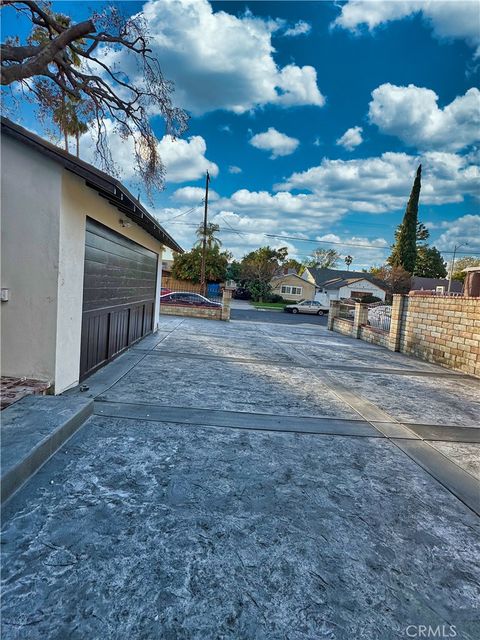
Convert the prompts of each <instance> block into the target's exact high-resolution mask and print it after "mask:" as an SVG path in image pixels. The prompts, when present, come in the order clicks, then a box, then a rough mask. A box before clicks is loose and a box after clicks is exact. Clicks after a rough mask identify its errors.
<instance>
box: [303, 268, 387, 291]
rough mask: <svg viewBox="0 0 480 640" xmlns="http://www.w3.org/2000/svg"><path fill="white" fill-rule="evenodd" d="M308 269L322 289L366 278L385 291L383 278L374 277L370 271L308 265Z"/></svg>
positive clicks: (338, 287) (346, 284) (337, 286)
mask: <svg viewBox="0 0 480 640" xmlns="http://www.w3.org/2000/svg"><path fill="white" fill-rule="evenodd" d="M308 271H309V273H310V274H311V276H312V278H313V279H314V280H315V284H316V285H317V287H321V288H322V289H340V287H345V286H348V285H349V284H353V283H354V282H358V281H359V280H367V281H368V282H371V283H372V284H374V285H375V286H377V287H379V288H380V289H383V291H387V286H386V284H385V282H383V280H380V279H379V278H375V277H374V276H372V275H371V274H370V273H364V272H363V271H347V270H342V269H318V268H316V267H311V268H310V267H308Z"/></svg>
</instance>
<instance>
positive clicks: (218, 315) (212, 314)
mask: <svg viewBox="0 0 480 640" xmlns="http://www.w3.org/2000/svg"><path fill="white" fill-rule="evenodd" d="M160 313H161V314H162V315H165V316H186V317H187V318H207V319H209V320H222V307H218V308H217V309H209V308H205V309H204V308H202V307H180V306H178V305H174V304H165V303H162V304H161V305H160ZM225 319H226V318H225Z"/></svg>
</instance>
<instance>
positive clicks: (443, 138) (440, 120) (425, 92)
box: [369, 83, 480, 151]
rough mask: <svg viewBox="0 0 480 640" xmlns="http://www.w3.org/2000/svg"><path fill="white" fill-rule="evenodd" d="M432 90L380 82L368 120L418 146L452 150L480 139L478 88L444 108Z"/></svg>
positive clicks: (370, 107)
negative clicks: (440, 105) (439, 104)
mask: <svg viewBox="0 0 480 640" xmlns="http://www.w3.org/2000/svg"><path fill="white" fill-rule="evenodd" d="M437 102H438V96H437V94H436V93H435V92H434V91H432V90H431V89H426V88H423V87H416V86H415V85H413V84H410V85H408V87H398V86H395V85H393V84H390V83H386V84H382V85H380V86H379V87H377V89H375V90H374V91H373V92H372V101H371V102H370V105H369V117H370V121H371V122H372V123H373V124H375V125H377V127H378V128H379V129H380V131H382V132H383V133H387V134H389V135H394V136H397V137H398V138H400V139H401V140H403V141H404V142H405V143H407V144H409V145H412V146H414V147H416V148H420V149H422V148H423V149H445V150H450V151H455V150H458V149H462V148H463V147H467V146H469V145H471V144H473V143H475V142H476V141H477V140H479V139H480V91H479V90H478V89H475V88H472V89H469V90H468V91H467V92H466V94H465V95H464V96H458V97H457V98H455V100H453V101H452V102H451V103H450V104H448V105H446V106H445V107H444V108H443V109H441V108H439V107H438V104H437Z"/></svg>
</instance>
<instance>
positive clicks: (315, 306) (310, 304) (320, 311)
mask: <svg viewBox="0 0 480 640" xmlns="http://www.w3.org/2000/svg"><path fill="white" fill-rule="evenodd" d="M284 311H286V312H287V313H313V314H315V315H317V316H323V315H324V314H325V313H328V307H326V306H325V305H323V304H322V303H321V302H317V301H316V300H303V301H302V302H297V303H296V304H287V305H286V306H285V308H284Z"/></svg>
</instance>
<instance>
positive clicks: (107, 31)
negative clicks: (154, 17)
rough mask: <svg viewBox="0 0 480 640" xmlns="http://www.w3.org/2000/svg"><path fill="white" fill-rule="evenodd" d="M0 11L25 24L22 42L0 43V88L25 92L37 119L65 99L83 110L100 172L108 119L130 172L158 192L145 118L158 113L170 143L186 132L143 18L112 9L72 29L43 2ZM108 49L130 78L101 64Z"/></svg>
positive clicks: (11, 1)
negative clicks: (128, 68) (129, 65)
mask: <svg viewBox="0 0 480 640" xmlns="http://www.w3.org/2000/svg"><path fill="white" fill-rule="evenodd" d="M1 6H2V8H3V7H9V8H10V10H14V11H16V12H18V13H20V14H22V15H23V16H25V17H27V18H28V19H29V20H30V21H31V23H32V31H31V34H30V36H29V38H28V39H27V42H23V43H20V42H18V39H16V40H12V39H9V40H7V41H6V42H4V43H3V44H2V45H1V50H0V53H1V58H2V59H1V80H0V82H1V84H2V85H4V86H12V85H14V83H17V84H18V83H19V84H20V85H21V86H22V89H25V90H26V91H27V92H31V94H32V98H33V100H34V101H35V102H36V103H37V105H38V106H39V109H40V113H41V115H42V116H43V117H44V118H46V117H47V115H48V114H51V113H54V112H55V111H58V108H59V104H61V101H65V96H69V97H70V99H71V100H72V101H73V103H74V104H75V105H78V108H79V109H83V105H85V108H84V109H83V110H84V112H87V111H88V112H90V113H91V116H90V118H91V119H93V123H94V131H95V137H96V143H95V144H96V150H97V154H98V158H99V160H100V162H101V164H102V168H103V169H105V170H106V171H110V172H115V171H114V169H115V166H114V162H113V159H112V154H111V153H110V151H109V149H108V140H107V129H106V126H105V120H106V119H108V120H110V121H111V122H112V123H113V125H114V129H115V131H116V132H117V133H118V134H119V135H120V136H121V137H122V138H123V139H125V140H126V139H131V140H133V144H134V148H135V163H136V164H135V166H136V170H137V173H138V174H139V176H140V178H141V179H142V180H143V182H144V184H145V185H146V187H147V191H149V190H150V189H151V188H153V187H161V186H162V185H163V179H164V167H163V164H162V161H161V158H160V157H159V156H158V143H157V139H156V137H155V135H154V133H153V131H152V129H151V127H150V124H149V116H150V115H151V114H152V113H155V114H159V115H162V116H163V118H164V120H165V132H166V133H167V134H169V135H171V136H172V137H174V138H175V137H176V136H177V135H180V134H181V133H183V131H184V130H185V129H186V127H187V122H188V116H187V114H186V113H185V112H184V111H183V110H182V109H179V108H177V107H175V106H174V105H173V104H172V101H171V94H172V91H173V85H172V83H171V82H169V81H167V80H165V78H164V77H163V75H162V72H161V69H160V65H159V63H158V60H157V59H156V58H155V57H154V56H153V55H152V52H151V49H150V48H149V37H148V32H147V25H146V23H145V21H144V19H143V17H142V16H141V15H137V16H134V17H130V18H125V17H124V16H122V15H121V14H120V12H119V11H118V10H117V9H116V8H115V7H113V8H109V9H107V10H105V11H103V12H102V13H94V14H93V15H92V16H91V19H90V20H86V21H84V22H81V23H77V24H72V22H71V19H70V18H69V17H68V16H63V15H61V14H55V13H53V12H52V10H51V6H50V4H49V3H47V2H35V1H33V0H3V1H1ZM97 51H98V52H101V55H98V54H97ZM108 51H111V52H112V53H113V55H114V56H115V55H117V54H118V53H121V52H122V51H124V52H125V53H127V54H128V56H129V58H130V59H131V60H132V61H136V63H137V71H136V72H135V71H132V72H131V76H132V77H127V75H126V74H125V73H124V72H123V71H122V72H118V71H115V69H114V68H113V67H111V65H109V63H107V62H105V58H104V54H105V53H106V52H108ZM87 105H88V108H87ZM70 108H72V104H70Z"/></svg>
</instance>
